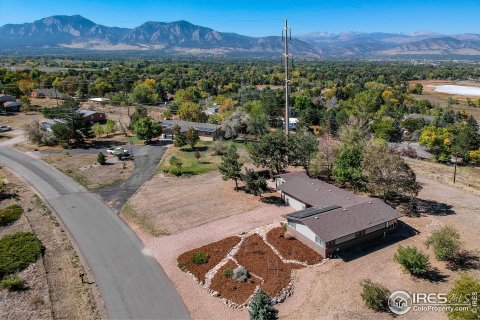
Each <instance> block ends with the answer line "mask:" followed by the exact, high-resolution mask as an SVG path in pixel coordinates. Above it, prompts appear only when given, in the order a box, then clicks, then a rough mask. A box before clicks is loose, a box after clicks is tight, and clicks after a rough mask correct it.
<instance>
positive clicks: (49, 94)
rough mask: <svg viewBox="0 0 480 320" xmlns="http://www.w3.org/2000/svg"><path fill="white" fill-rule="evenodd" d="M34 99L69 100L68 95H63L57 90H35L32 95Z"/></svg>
mask: <svg viewBox="0 0 480 320" xmlns="http://www.w3.org/2000/svg"><path fill="white" fill-rule="evenodd" d="M30 94H31V96H32V98H39V99H43V98H49V99H67V98H68V96H67V95H66V94H63V93H61V92H60V91H58V90H56V89H33V90H32V92H31V93H30Z"/></svg>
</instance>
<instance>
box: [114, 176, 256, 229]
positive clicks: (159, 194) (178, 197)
mask: <svg viewBox="0 0 480 320" xmlns="http://www.w3.org/2000/svg"><path fill="white" fill-rule="evenodd" d="M129 204H130V205H131V208H132V209H133V210H134V211H135V212H136V213H137V216H138V218H142V217H144V219H143V218H142V219H143V220H144V221H149V223H150V224H151V227H152V228H156V229H161V230H164V232H167V233H169V234H175V233H178V232H181V231H183V230H187V229H191V228H193V227H196V226H200V225H203V224H206V223H208V222H211V221H214V220H217V219H222V218H226V217H230V216H234V215H238V214H240V213H243V212H246V211H249V210H252V209H255V208H258V207H261V206H265V204H263V203H262V202H261V198H259V197H255V196H252V195H247V194H245V193H244V192H241V191H235V190H234V182H232V181H223V180H222V178H221V176H220V174H219V173H218V172H210V173H206V174H202V175H198V176H192V177H173V176H170V175H164V174H159V175H156V176H154V177H153V178H152V179H151V180H150V181H148V182H146V183H145V184H143V186H142V187H141V188H140V189H139V190H138V191H137V193H135V195H133V197H132V198H131V199H130V201H129ZM122 215H123V213H122ZM133 222H134V221H133ZM140 227H141V226H140Z"/></svg>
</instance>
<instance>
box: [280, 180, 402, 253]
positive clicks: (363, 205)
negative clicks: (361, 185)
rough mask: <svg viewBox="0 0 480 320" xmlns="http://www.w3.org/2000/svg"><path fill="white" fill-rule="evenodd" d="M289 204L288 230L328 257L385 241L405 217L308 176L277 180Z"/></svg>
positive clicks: (369, 199)
mask: <svg viewBox="0 0 480 320" xmlns="http://www.w3.org/2000/svg"><path fill="white" fill-rule="evenodd" d="M276 186H277V190H279V191H280V192H281V195H282V199H283V200H284V201H285V203H287V204H289V205H290V206H291V207H293V208H295V209H296V210H298V211H297V212H294V213H290V214H287V215H284V217H285V218H286V219H287V223H288V226H287V230H288V231H289V232H291V233H292V234H293V235H294V236H295V237H296V238H297V239H298V240H300V241H302V242H303V243H305V244H306V245H308V246H309V247H310V248H312V249H313V250H315V251H316V252H318V253H319V254H320V255H322V256H324V257H329V256H332V255H334V254H336V253H338V252H340V251H343V250H347V249H351V248H354V247H355V246H357V245H360V244H363V243H366V242H369V241H373V240H375V239H378V238H381V237H383V236H384V235H385V234H386V233H387V232H388V231H390V230H392V229H395V228H396V226H397V219H398V218H399V217H400V216H401V214H400V213H399V212H398V211H396V210H394V209H393V208H391V207H390V206H388V205H387V204H385V203H384V202H383V201H382V200H380V199H375V198H370V197H367V196H358V195H355V194H354V193H351V192H349V191H346V190H344V189H341V188H338V187H336V186H334V185H332V184H329V183H326V182H323V181H321V180H317V179H312V178H310V177H308V176H307V174H306V173H305V172H295V173H289V174H284V175H279V176H277V177H276Z"/></svg>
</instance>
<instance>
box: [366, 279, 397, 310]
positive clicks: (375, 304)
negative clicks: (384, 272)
mask: <svg viewBox="0 0 480 320" xmlns="http://www.w3.org/2000/svg"><path fill="white" fill-rule="evenodd" d="M362 288H363V290H362V294H361V295H362V299H363V301H365V303H366V305H367V306H368V307H369V308H370V309H372V310H375V311H386V310H388V297H389V296H390V291H389V290H388V289H387V288H385V287H384V286H382V285H381V284H378V283H375V282H372V281H371V280H365V281H364V282H363V283H362Z"/></svg>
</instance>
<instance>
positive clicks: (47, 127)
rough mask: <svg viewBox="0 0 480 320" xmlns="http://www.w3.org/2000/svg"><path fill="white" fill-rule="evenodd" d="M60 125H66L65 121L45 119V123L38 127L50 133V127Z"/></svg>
mask: <svg viewBox="0 0 480 320" xmlns="http://www.w3.org/2000/svg"><path fill="white" fill-rule="evenodd" d="M62 123H63V124H64V123H66V121H65V120H62V119H47V120H45V121H42V123H41V124H40V126H41V127H42V129H43V130H45V131H48V132H52V126H53V125H55V124H62Z"/></svg>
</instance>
